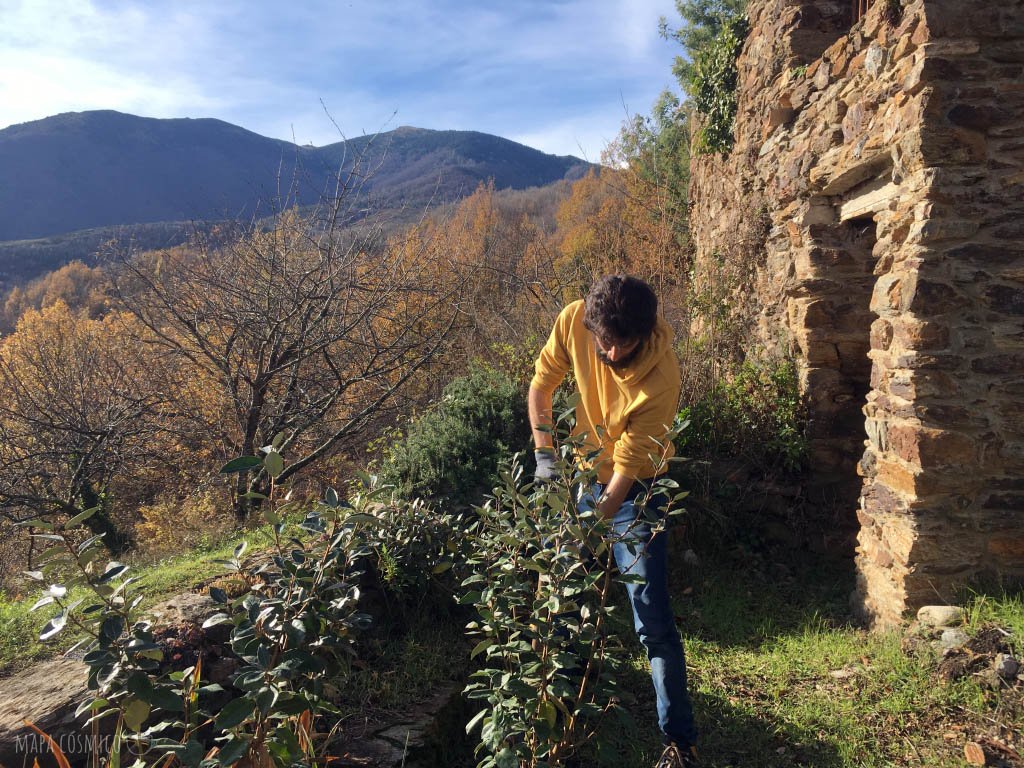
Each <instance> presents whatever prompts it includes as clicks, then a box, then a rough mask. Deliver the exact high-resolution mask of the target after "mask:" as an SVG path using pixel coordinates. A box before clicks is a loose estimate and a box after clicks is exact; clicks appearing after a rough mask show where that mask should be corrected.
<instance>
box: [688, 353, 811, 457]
mask: <svg viewBox="0 0 1024 768" xmlns="http://www.w3.org/2000/svg"><path fill="white" fill-rule="evenodd" d="M680 416H681V417H682V418H683V419H684V420H686V421H689V426H688V427H687V428H686V429H684V430H683V431H682V432H681V433H680V434H679V436H678V438H677V439H676V446H677V448H678V450H679V453H680V454H681V455H685V456H689V457H691V458H714V457H732V458H742V459H744V460H745V461H748V462H750V463H751V464H753V465H754V466H755V467H757V468H758V469H759V470H761V471H763V472H765V473H769V474H770V473H776V472H780V471H781V472H798V471H799V470H800V469H801V468H802V467H803V465H804V462H805V460H806V456H807V440H806V437H805V425H806V412H805V408H804V404H803V401H802V399H801V397H800V390H799V385H798V382H797V374H796V366H795V365H794V364H793V362H792V361H789V360H785V361H779V362H775V363H768V364H764V365H758V364H755V363H752V362H750V361H747V362H745V363H743V365H742V366H741V367H740V369H739V371H738V372H737V373H736V374H735V375H734V376H732V377H731V378H728V379H726V380H722V381H720V382H718V383H717V384H715V385H714V386H713V387H712V388H711V389H710V390H709V391H708V392H707V394H705V395H704V396H703V397H701V398H700V399H699V400H697V401H696V402H694V403H692V404H691V405H689V406H687V407H686V408H684V409H683V411H682V413H681V414H680Z"/></svg>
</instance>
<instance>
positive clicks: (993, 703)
mask: <svg viewBox="0 0 1024 768" xmlns="http://www.w3.org/2000/svg"><path fill="white" fill-rule="evenodd" d="M778 557H779V560H780V562H773V561H772V558H770V557H765V556H759V555H756V554H752V553H750V552H745V551H742V550H737V551H733V552H730V553H727V554H724V555H719V556H717V557H715V558H711V557H708V558H706V559H705V565H704V567H702V568H699V569H687V568H677V569H676V571H675V573H674V578H673V581H674V584H673V590H674V594H675V595H676V596H677V600H676V611H677V616H678V621H679V626H680V630H681V632H682V633H683V635H684V637H685V638H686V652H687V662H688V667H689V673H690V690H691V694H692V696H693V700H694V709H695V711H696V715H697V720H698V725H699V727H700V730H701V734H702V745H701V747H702V757H703V759H704V761H705V763H706V765H707V766H709V768H725V767H726V766H734V767H735V768H762V767H763V768H775V767H777V768H783V767H786V768H790V767H791V766H814V768H840V767H842V768H847V767H848V768H854V767H856V768H875V767H877V768H882V767H883V766H907V767H908V768H909V767H910V766H936V767H941V766H950V767H952V766H963V765H964V764H965V763H964V757H963V755H964V753H963V748H964V743H965V742H967V741H978V740H980V741H983V742H984V740H985V738H992V739H994V740H1002V741H1003V742H1004V743H1006V742H1007V740H1009V741H1011V742H1012V745H1013V746H1015V747H1016V748H1017V749H1018V750H1020V751H1024V743H1022V741H1021V737H1020V734H1021V732H1022V728H1024V704H1022V701H1024V696H1022V685H1021V684H1020V683H1018V684H1017V685H1016V687H1015V688H1010V687H1009V686H1007V685H1006V684H1004V685H1003V686H1002V687H1001V689H996V690H994V689H991V688H989V687H987V686H986V685H985V684H984V683H983V682H982V681H981V680H980V679H979V678H978V677H977V676H967V677H965V678H962V679H960V680H957V681H954V682H948V683H944V682H942V681H941V679H940V676H939V675H938V673H937V666H938V661H939V659H938V657H937V655H936V652H935V651H934V650H933V649H932V648H931V646H930V644H929V643H928V642H927V641H922V642H917V643H911V642H908V638H907V637H905V636H904V634H903V633H900V632H891V633H868V632H865V631H864V630H862V629H860V628H858V627H857V626H855V625H854V624H853V623H852V622H851V620H850V616H849V609H848V595H849V594H850V591H851V590H852V587H853V579H852V572H851V569H849V568H846V567H843V566H842V565H838V564H835V563H827V562H822V561H820V560H818V559H816V558H815V557H813V556H811V555H809V554H804V553H792V552H790V553H788V554H787V553H779V556H778ZM686 592H689V593H688V594H684V593H686ZM967 616H968V618H967V623H966V626H965V629H966V630H967V631H968V633H969V634H971V633H974V632H977V631H978V630H980V629H981V628H982V627H985V626H989V625H993V624H994V625H998V626H1000V627H1002V628H1003V629H1005V630H1008V631H1009V632H1010V633H1011V635H1012V637H1013V641H1012V642H1013V643H1015V644H1016V647H1015V650H1016V652H1017V655H1018V657H1019V655H1020V652H1021V651H1022V650H1024V644H1022V642H1021V640H1022V638H1024V604H1022V602H1021V599H1020V596H1019V595H1018V596H1012V595H1006V594H1002V595H1000V596H998V597H994V596H983V595H974V596H972V597H971V598H970V601H969V603H968V611H967ZM621 631H623V632H629V627H628V626H624V627H622V628H621ZM633 647H634V653H635V656H634V659H633V661H634V663H633V665H632V666H633V669H634V671H635V676H634V677H633V679H631V680H630V681H629V683H628V685H629V687H630V688H631V689H632V690H633V691H635V692H636V694H637V701H636V703H635V704H634V706H633V709H634V710H635V715H634V717H635V719H636V721H637V725H638V729H639V730H638V731H634V732H633V734H630V736H629V738H628V739H627V738H623V737H621V736H620V737H618V738H614V737H613V738H612V739H611V740H610V741H611V742H612V743H611V744H610V745H609V746H610V747H612V749H610V750H609V751H608V754H607V755H606V756H605V758H604V759H602V760H601V761H600V762H602V763H603V764H605V765H609V766H611V765H616V766H622V767H623V768H627V767H630V766H637V768H639V767H640V766H650V765H653V763H654V761H655V760H656V759H657V755H658V753H659V752H660V745H659V744H658V741H657V739H656V738H655V735H654V734H652V733H651V732H652V731H653V730H654V723H655V714H654V705H653V695H652V694H651V693H650V692H649V691H648V690H647V689H648V688H649V681H648V678H647V677H646V674H647V673H646V663H645V659H644V657H643V653H642V649H640V648H639V647H638V646H636V645H635V644H634V646H633ZM636 732H640V733H646V734H649V735H648V736H646V737H644V738H642V739H639V740H638V739H636V738H635V737H634V734H635V733H636ZM1014 737H1016V741H1015V742H1013V739H1014ZM616 742H617V743H616ZM638 742H639V743H638ZM1003 756H1004V757H1006V754H1005V753H1004V755H1003ZM989 764H990V765H996V764H1004V765H1015V764H1017V763H1014V762H1013V760H1012V759H1011V760H1009V761H1008V762H1005V763H997V762H991V763H989ZM1021 764H1022V765H1024V763H1021Z"/></svg>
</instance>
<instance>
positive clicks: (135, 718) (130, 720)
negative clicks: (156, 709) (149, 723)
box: [124, 699, 152, 732]
mask: <svg viewBox="0 0 1024 768" xmlns="http://www.w3.org/2000/svg"><path fill="white" fill-rule="evenodd" d="M151 709H152V707H150V705H149V704H147V703H146V702H145V701H142V700H141V699H132V701H131V702H130V703H129V704H128V706H127V707H125V708H124V723H125V725H127V726H128V727H129V728H130V729H131V730H133V731H136V732H138V731H141V730H142V724H143V723H144V722H146V718H147V717H149V712H150V710H151Z"/></svg>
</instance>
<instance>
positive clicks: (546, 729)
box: [461, 410, 685, 768]
mask: <svg viewBox="0 0 1024 768" xmlns="http://www.w3.org/2000/svg"><path fill="white" fill-rule="evenodd" d="M571 414H572V411H571V410H570V411H566V412H564V413H563V414H562V415H561V416H560V418H559V419H558V423H557V424H556V439H555V444H556V447H557V448H556V456H555V463H556V471H555V476H554V478H553V479H552V480H550V481H548V482H546V483H540V484H537V483H535V482H534V481H533V479H532V477H531V476H530V475H529V473H528V472H527V471H526V470H525V468H524V467H523V466H522V465H521V464H520V463H519V462H518V458H517V459H514V460H513V462H512V463H511V465H508V464H505V466H504V468H503V469H502V471H501V482H500V483H499V484H498V485H497V486H496V487H495V488H494V495H493V496H492V497H490V498H488V500H487V502H486V503H485V504H483V505H482V506H481V507H479V508H478V509H477V512H478V515H479V521H478V524H477V525H475V526H474V527H473V529H472V530H471V532H470V536H471V540H472V547H471V548H470V549H469V557H468V560H467V563H466V565H467V567H468V569H469V570H470V572H471V573H470V575H469V576H468V577H467V578H466V579H464V580H463V582H462V586H463V587H464V588H465V589H466V590H467V591H466V592H465V594H463V596H462V598H461V602H462V603H464V604H467V605H472V606H473V607H474V608H475V609H476V612H477V618H476V620H475V621H473V622H471V623H470V624H469V625H467V630H468V632H469V634H470V636H471V637H473V639H474V640H475V642H476V645H475V646H474V649H473V651H472V656H473V657H478V658H480V659H481V668H480V669H478V670H477V671H475V672H473V674H472V675H471V676H470V683H469V685H468V686H467V687H466V689H465V695H466V697H467V698H468V699H469V700H470V701H471V702H474V703H475V704H477V705H480V706H482V707H483V708H482V709H480V710H479V711H478V712H477V714H476V715H475V716H474V717H473V718H472V719H471V720H470V722H469V724H468V725H467V726H466V731H467V733H472V732H473V731H474V729H476V728H477V727H478V726H479V728H480V742H479V745H478V747H477V754H478V756H481V755H482V759H481V760H480V762H479V763H478V768H506V767H508V768H540V767H541V766H545V767H546V768H556V767H557V766H562V765H566V764H567V761H570V760H576V759H578V758H579V750H580V748H581V747H582V746H583V745H585V744H587V743H588V742H590V741H591V740H592V739H598V740H600V739H601V738H602V735H603V734H607V733H611V732H614V731H615V730H616V729H615V728H612V727H609V726H610V722H609V721H610V720H611V717H612V716H623V715H624V714H625V713H624V712H623V710H621V709H620V707H619V693H620V691H619V687H618V681H619V679H620V678H621V676H622V673H623V665H624V664H625V663H626V661H627V659H628V657H629V654H628V652H627V651H626V649H625V648H624V646H623V645H622V641H621V639H620V637H619V636H618V635H617V634H616V633H615V632H611V631H609V619H610V617H611V616H612V614H613V612H614V611H615V610H616V607H615V606H614V605H613V601H612V600H611V596H612V590H613V588H614V586H613V585H614V584H615V582H617V581H621V582H627V581H629V580H630V579H632V578H635V577H632V576H628V575H627V576H622V575H620V574H619V573H618V571H617V570H616V568H615V565H614V559H613V558H612V557H611V553H610V550H611V545H612V543H613V542H614V540H615V538H616V536H628V535H629V531H625V532H619V533H618V534H616V533H614V532H613V530H612V527H611V521H610V520H608V519H604V518H602V517H601V516H600V515H599V514H598V513H597V512H596V511H593V510H583V511H581V510H579V509H578V508H577V498H578V495H577V493H578V492H579V491H580V490H581V488H589V487H590V486H591V485H592V484H593V482H595V481H596V480H597V472H596V470H595V469H593V468H592V469H587V470H582V469H580V468H579V467H578V465H577V460H576V455H577V452H578V451H579V449H580V448H581V447H582V440H581V439H580V438H578V437H576V438H570V437H569V436H568V428H569V422H570V416H571ZM655 486H656V487H655V488H652V489H651V491H650V493H651V494H654V493H661V492H664V493H666V494H667V495H668V496H669V497H670V498H671V499H672V502H673V506H674V505H675V503H676V502H678V501H679V500H680V499H681V498H682V497H683V496H684V495H685V494H683V493H676V491H675V489H677V488H678V485H677V484H676V483H675V482H674V481H673V480H671V479H669V478H667V477H663V478H661V479H659V480H658V481H657V482H656V483H655ZM646 498H649V497H641V500H638V502H637V503H638V504H640V505H643V504H645V503H646ZM669 514H675V511H672V512H670V513H669ZM643 522H645V523H647V524H649V525H650V526H651V529H652V530H655V531H659V530H662V528H663V526H664V524H665V519H663V518H651V519H643ZM630 725H632V724H630Z"/></svg>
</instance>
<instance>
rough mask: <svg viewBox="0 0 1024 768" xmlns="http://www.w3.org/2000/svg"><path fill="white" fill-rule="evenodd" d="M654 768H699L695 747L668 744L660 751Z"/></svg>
mask: <svg viewBox="0 0 1024 768" xmlns="http://www.w3.org/2000/svg"><path fill="white" fill-rule="evenodd" d="M654 768H700V760H699V759H698V757H697V748H696V747H693V746H691V747H679V746H676V745H675V744H669V745H668V746H667V747H665V751H664V752H662V753H661V759H660V760H658V762H657V764H656V765H655V766H654Z"/></svg>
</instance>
